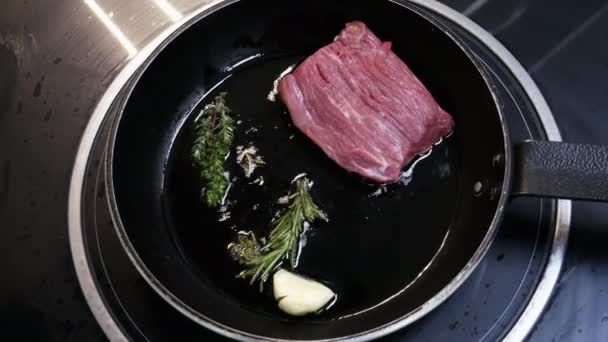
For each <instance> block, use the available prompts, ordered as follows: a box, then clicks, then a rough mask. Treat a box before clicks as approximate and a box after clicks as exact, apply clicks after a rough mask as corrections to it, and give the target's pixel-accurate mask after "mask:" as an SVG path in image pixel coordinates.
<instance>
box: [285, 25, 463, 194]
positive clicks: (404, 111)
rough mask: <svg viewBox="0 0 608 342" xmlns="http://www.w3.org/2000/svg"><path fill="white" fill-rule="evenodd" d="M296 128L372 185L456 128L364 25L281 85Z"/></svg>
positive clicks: (349, 27) (349, 28)
mask: <svg viewBox="0 0 608 342" xmlns="http://www.w3.org/2000/svg"><path fill="white" fill-rule="evenodd" d="M278 90H279V96H280V97H281V99H282V101H283V102H284V103H285V104H286V105H287V108H288V109H289V113H290V115H291V119H292V120H293V122H294V124H295V125H296V127H298V128H299V129H300V130H301V131H302V132H304V134H306V135H307V136H308V137H309V138H310V139H311V140H312V141H314V142H315V143H316V144H317V145H318V146H319V147H320V148H321V149H322V150H323V151H324V152H325V153H326V154H327V155H328V156H329V157H330V158H331V159H333V160H334V161H335V162H336V163H338V164H339V165H340V166H342V167H343V168H345V169H346V170H349V171H351V172H355V173H357V174H359V175H361V176H364V177H367V178H370V179H372V180H374V181H377V182H382V183H384V182H392V181H396V180H397V179H398V178H399V174H400V171H401V169H402V168H403V167H404V166H405V165H407V164H408V163H409V162H410V161H412V159H414V158H415V157H416V156H417V155H418V154H420V153H422V152H425V151H427V150H428V149H429V148H430V147H431V146H432V145H433V144H434V143H436V142H437V141H438V140H439V139H440V138H442V137H443V136H445V135H447V134H449V133H450V132H451V131H452V129H453V126H454V122H453V121H452V117H451V116H450V115H449V114H448V113H447V112H445V111H444V110H443V109H441V107H439V105H438V104H437V102H436V101H435V99H434V98H433V96H432V95H431V94H430V93H429V91H428V90H427V89H426V88H425V87H424V85H423V84H422V83H421V82H420V81H419V80H418V79H417V78H416V76H414V74H413V73H412V71H411V70H410V69H409V68H408V67H407V66H406V65H405V63H404V62H403V61H401V60H400V59H399V57H397V55H395V54H394V53H393V52H392V51H391V43H390V42H382V41H380V39H378V37H376V36H375V35H374V33H373V32H371V31H370V30H369V29H368V28H367V27H366V26H365V24H364V23H361V22H352V23H348V24H347V25H346V28H345V29H344V30H343V31H342V32H341V33H340V34H339V36H337V37H336V39H335V40H334V42H333V43H331V44H329V45H327V46H325V47H323V48H321V49H320V50H318V51H317V52H315V53H314V54H313V55H312V56H310V57H308V58H307V59H306V60H305V61H304V62H302V63H301V64H300V65H299V66H298V67H297V68H296V69H295V70H294V71H293V72H292V73H291V74H289V75H287V76H285V77H284V78H283V79H281V81H280V83H279V89H278Z"/></svg>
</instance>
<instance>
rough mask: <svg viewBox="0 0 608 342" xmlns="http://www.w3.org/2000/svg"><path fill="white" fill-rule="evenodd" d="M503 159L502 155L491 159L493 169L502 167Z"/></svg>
mask: <svg viewBox="0 0 608 342" xmlns="http://www.w3.org/2000/svg"><path fill="white" fill-rule="evenodd" d="M504 161H505V158H504V156H503V155H502V154H497V155H495V156H494V158H492V166H493V167H502V166H503V165H504Z"/></svg>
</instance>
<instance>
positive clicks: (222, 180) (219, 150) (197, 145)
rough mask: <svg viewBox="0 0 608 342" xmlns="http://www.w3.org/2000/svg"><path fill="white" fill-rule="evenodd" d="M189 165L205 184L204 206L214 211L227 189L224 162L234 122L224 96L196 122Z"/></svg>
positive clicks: (210, 106) (230, 143) (203, 111)
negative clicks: (190, 163) (192, 166)
mask: <svg viewBox="0 0 608 342" xmlns="http://www.w3.org/2000/svg"><path fill="white" fill-rule="evenodd" d="M194 133H195V136H196V138H195V140H194V144H193V146H192V151H191V152H192V161H193V164H194V166H195V167H196V168H197V169H198V170H199V173H200V178H201V180H202V181H203V182H205V194H206V198H207V204H208V205H209V206H210V207H217V206H218V205H220V204H221V202H222V199H223V198H224V195H225V192H226V189H227V188H228V182H229V181H228V179H227V177H226V176H225V172H224V160H225V159H226V157H227V156H228V154H229V153H230V146H231V145H232V141H233V139H234V119H232V117H231V116H230V109H229V108H228V107H227V106H226V93H221V94H220V95H219V96H217V97H215V99H214V100H213V102H212V103H210V104H208V105H207V106H205V108H204V109H203V110H202V111H201V113H200V115H199V117H198V118H197V120H196V121H195V127H194Z"/></svg>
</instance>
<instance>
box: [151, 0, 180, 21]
mask: <svg viewBox="0 0 608 342" xmlns="http://www.w3.org/2000/svg"><path fill="white" fill-rule="evenodd" d="M152 1H154V4H156V6H157V7H158V8H159V9H160V10H161V11H163V13H165V14H166V15H167V16H168V17H169V19H171V20H172V21H173V22H176V21H179V20H180V19H181V18H183V17H184V15H183V14H182V13H181V12H180V11H178V10H177V8H175V7H174V6H173V5H172V4H171V3H170V2H169V1H168V0H152Z"/></svg>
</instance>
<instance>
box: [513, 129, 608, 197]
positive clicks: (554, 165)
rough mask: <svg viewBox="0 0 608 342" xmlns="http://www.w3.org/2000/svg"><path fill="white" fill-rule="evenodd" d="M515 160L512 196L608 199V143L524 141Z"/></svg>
mask: <svg viewBox="0 0 608 342" xmlns="http://www.w3.org/2000/svg"><path fill="white" fill-rule="evenodd" d="M514 161H515V169H514V171H515V182H514V187H513V195H526V196H541V197H555V198H566V199H579V200H590V201H608V146H599V145H581V144H569V143H561V142H549V141H525V142H522V143H518V144H516V145H515V159H514Z"/></svg>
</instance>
